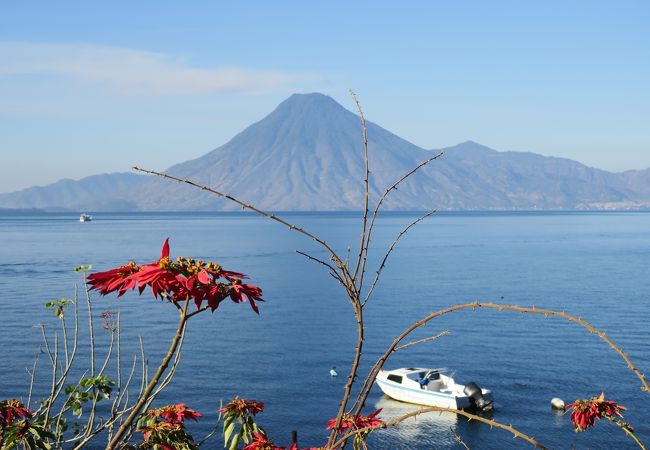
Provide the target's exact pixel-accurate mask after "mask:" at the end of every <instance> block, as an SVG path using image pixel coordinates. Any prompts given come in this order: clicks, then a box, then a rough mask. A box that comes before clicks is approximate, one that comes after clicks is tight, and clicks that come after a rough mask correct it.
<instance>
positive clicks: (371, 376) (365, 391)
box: [355, 301, 650, 414]
mask: <svg viewBox="0 0 650 450" xmlns="http://www.w3.org/2000/svg"><path fill="white" fill-rule="evenodd" d="M478 308H487V309H495V310H497V311H504V310H507V311H515V312H519V313H531V314H540V315H543V316H545V317H549V316H552V317H560V318H562V319H565V320H568V321H570V322H573V323H577V324H578V325H580V326H582V327H583V328H586V329H587V330H588V331H589V332H590V333H592V334H595V335H596V336H598V337H599V338H600V339H601V340H603V341H604V342H605V343H606V344H607V345H608V346H609V347H610V348H612V349H613V350H614V351H615V352H616V353H618V354H619V355H620V356H621V358H623V360H624V361H625V362H626V363H627V366H628V368H629V369H630V370H631V371H632V372H633V373H634V374H635V375H636V377H637V378H638V379H639V380H640V381H641V385H642V386H641V390H642V391H645V392H647V393H648V394H650V386H648V382H647V381H646V378H645V376H644V375H643V373H641V371H640V370H639V369H637V368H636V366H635V365H634V364H633V363H632V360H630V358H629V356H627V354H626V353H625V352H624V351H623V350H622V349H621V348H620V347H619V346H617V345H616V344H614V342H613V341H612V340H611V339H610V338H609V337H607V335H606V334H605V333H603V332H602V331H600V330H598V329H596V328H595V327H593V326H592V325H590V324H589V323H588V322H586V321H584V320H582V319H580V318H578V317H574V316H571V315H569V314H566V313H565V312H559V311H552V310H549V309H541V308H536V307H534V306H533V307H528V308H526V307H522V306H516V305H502V304H498V303H480V302H478V301H475V302H472V303H464V304H459V305H454V306H450V307H449V308H445V309H441V310H439V311H436V312H433V313H431V314H429V315H428V316H426V317H425V318H424V319H422V320H419V321H417V322H415V323H414V324H412V325H411V326H410V327H408V328H407V329H406V330H405V331H404V332H402V334H400V335H399V336H398V337H397V338H395V340H394V341H393V342H392V343H391V345H390V346H389V347H388V349H387V350H386V352H385V353H384V354H383V355H382V356H381V357H380V358H379V359H378V360H377V362H376V363H375V364H374V365H373V367H372V368H371V369H370V372H369V373H368V377H367V378H366V380H365V381H364V383H363V386H362V388H361V390H360V392H359V395H358V397H357V401H356V402H355V405H356V414H359V412H360V411H361V409H362V408H363V405H364V404H365V402H366V400H367V398H368V395H369V394H370V390H371V388H372V384H373V382H374V381H375V377H376V376H377V374H378V373H379V371H380V370H381V369H382V367H383V365H384V363H385V362H386V360H387V359H388V357H389V356H390V355H391V354H392V353H393V352H394V351H395V347H397V345H398V344H399V343H400V342H401V341H402V340H403V339H404V338H405V337H406V336H408V335H409V334H410V333H412V332H413V330H416V329H417V328H419V327H421V326H423V325H426V324H427V323H428V322H429V321H431V320H432V319H434V318H436V317H439V316H442V315H445V314H449V313H452V312H455V311H460V310H464V309H478Z"/></svg>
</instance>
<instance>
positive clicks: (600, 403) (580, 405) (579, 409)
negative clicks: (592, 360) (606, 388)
mask: <svg viewBox="0 0 650 450" xmlns="http://www.w3.org/2000/svg"><path fill="white" fill-rule="evenodd" d="M566 408H567V409H569V408H573V412H572V413H571V422H573V426H574V428H575V431H585V430H586V429H587V428H591V427H593V426H594V424H595V421H596V419H599V420H600V419H602V418H606V419H615V417H623V415H622V414H621V411H625V407H623V406H620V405H618V404H617V403H616V402H615V401H614V400H605V393H604V392H603V393H601V394H600V396H598V397H592V398H590V399H589V400H576V401H575V402H573V403H569V404H568V405H566ZM628 428H629V429H630V431H632V430H631V427H629V425H628Z"/></svg>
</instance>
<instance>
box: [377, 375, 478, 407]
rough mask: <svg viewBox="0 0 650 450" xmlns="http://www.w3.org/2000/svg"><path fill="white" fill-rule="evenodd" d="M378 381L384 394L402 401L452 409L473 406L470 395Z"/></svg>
mask: <svg viewBox="0 0 650 450" xmlns="http://www.w3.org/2000/svg"><path fill="white" fill-rule="evenodd" d="M376 381H377V384H378V385H379V388H380V389H381V390H382V392H383V393H384V394H386V395H387V396H389V397H390V398H392V399H395V400H399V401H401V402H407V403H414V404H416V405H424V406H441V407H443V408H450V409H465V408H469V407H470V406H471V402H470V399H469V398H468V397H457V396H455V395H453V394H445V393H442V392H434V391H427V390H423V389H414V388H411V387H407V386H400V385H398V384H396V383H393V382H391V381H386V380H380V379H377V380H376Z"/></svg>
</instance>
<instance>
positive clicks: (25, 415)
mask: <svg viewBox="0 0 650 450" xmlns="http://www.w3.org/2000/svg"><path fill="white" fill-rule="evenodd" d="M31 418H32V412H31V410H30V409H29V408H27V407H26V406H25V405H23V404H22V403H20V402H19V401H18V400H2V402H0V426H2V427H3V428H4V427H10V426H11V425H12V424H13V423H14V422H15V421H16V420H19V421H20V420H23V419H31Z"/></svg>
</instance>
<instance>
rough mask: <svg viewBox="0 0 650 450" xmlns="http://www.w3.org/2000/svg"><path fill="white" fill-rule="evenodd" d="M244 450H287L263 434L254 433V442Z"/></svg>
mask: <svg viewBox="0 0 650 450" xmlns="http://www.w3.org/2000/svg"><path fill="white" fill-rule="evenodd" d="M242 450H286V447H277V446H276V445H275V444H274V443H273V442H271V441H269V440H268V438H267V437H266V436H265V435H264V434H262V433H253V441H252V442H251V443H250V444H248V445H247V446H246V447H244V448H243V449H242Z"/></svg>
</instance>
